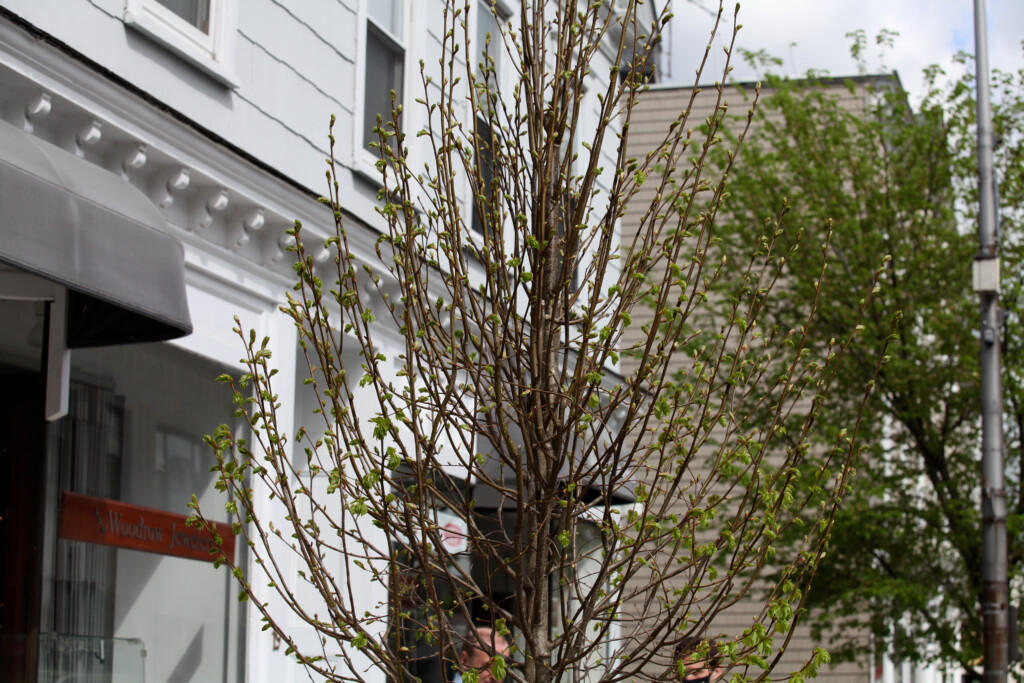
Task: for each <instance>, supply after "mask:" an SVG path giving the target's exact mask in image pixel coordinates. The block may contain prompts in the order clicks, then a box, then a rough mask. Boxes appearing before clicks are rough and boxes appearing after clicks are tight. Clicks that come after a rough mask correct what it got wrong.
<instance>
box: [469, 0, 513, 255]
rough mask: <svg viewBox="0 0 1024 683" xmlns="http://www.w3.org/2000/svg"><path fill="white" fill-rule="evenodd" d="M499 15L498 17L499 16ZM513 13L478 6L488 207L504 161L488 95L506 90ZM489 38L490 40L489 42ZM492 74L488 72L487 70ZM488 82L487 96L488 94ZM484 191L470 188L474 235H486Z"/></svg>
mask: <svg viewBox="0 0 1024 683" xmlns="http://www.w3.org/2000/svg"><path fill="white" fill-rule="evenodd" d="M495 13H497V14H495ZM508 17H509V14H508V13H507V12H506V11H505V10H504V9H503V7H502V6H501V5H499V4H496V5H494V6H493V7H492V5H491V2H490V0H478V2H477V5H476V40H475V42H474V43H473V45H472V47H471V49H470V53H471V58H472V59H473V62H474V65H475V66H474V74H475V75H476V78H477V88H478V92H477V97H478V106H479V107H480V109H481V111H479V112H477V135H478V136H479V140H478V141H477V144H478V146H479V150H480V159H479V164H480V181H481V182H482V183H483V188H482V189H483V192H482V194H483V196H484V197H486V200H485V202H486V205H487V207H488V208H491V207H490V204H491V198H492V196H493V191H494V190H493V183H494V180H495V170H496V169H497V164H498V163H500V160H499V159H497V158H496V156H497V155H496V152H497V150H498V148H499V147H500V145H501V139H500V138H498V137H496V135H495V131H494V130H493V128H492V125H493V123H494V121H493V119H492V118H490V117H488V116H487V112H488V111H489V110H490V101H489V100H488V99H487V96H488V95H489V94H492V93H499V94H500V91H501V90H502V89H503V85H504V82H503V81H502V78H503V77H504V74H505V71H506V69H505V68H504V66H503V65H504V62H505V61H506V59H507V56H506V53H505V46H504V44H503V43H502V37H501V35H502V26H504V25H506V24H507V23H508ZM488 36H489V37H490V38H489V39H488ZM485 66H486V67H487V71H488V73H485V71H484V67H485ZM485 83H486V88H487V91H488V92H487V93H485V92H484V84H485ZM480 189H481V188H479V187H472V188H470V203H471V207H472V222H471V227H472V233H471V234H472V235H479V236H482V235H483V234H484V217H483V216H482V215H481V213H480V207H479V206H478V205H477V201H478V200H477V195H478V194H481V193H480V192H479V190H480Z"/></svg>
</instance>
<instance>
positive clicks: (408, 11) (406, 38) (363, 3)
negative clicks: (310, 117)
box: [352, 0, 419, 186]
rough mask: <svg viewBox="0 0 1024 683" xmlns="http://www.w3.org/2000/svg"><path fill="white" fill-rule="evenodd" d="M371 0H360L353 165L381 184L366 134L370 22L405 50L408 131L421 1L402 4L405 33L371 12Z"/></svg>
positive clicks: (401, 101) (407, 0)
mask: <svg viewBox="0 0 1024 683" xmlns="http://www.w3.org/2000/svg"><path fill="white" fill-rule="evenodd" d="M369 2H373V0H360V3H359V12H358V15H357V17H358V33H357V36H356V64H357V65H358V67H359V68H358V76H357V83H356V88H357V91H356V93H355V97H354V100H353V101H354V102H355V103H356V104H355V106H354V107H353V112H352V114H353V120H354V125H353V126H352V168H353V170H355V171H356V172H357V173H359V174H360V175H362V176H363V177H364V178H366V179H368V180H370V181H372V182H373V183H374V184H375V185H377V186H379V185H381V176H380V171H378V170H377V161H379V160H380V155H379V153H377V151H376V150H371V149H369V148H367V147H366V146H365V145H364V136H365V134H366V129H367V127H368V126H370V125H371V122H368V121H366V102H367V98H366V87H367V80H368V79H367V76H368V73H369V69H368V68H367V67H368V64H367V53H366V51H367V47H368V46H369V34H370V24H371V22H372V23H373V30H374V31H377V32H379V33H381V34H383V36H384V37H385V38H387V39H388V40H390V41H391V42H393V43H394V44H395V45H396V46H397V47H399V48H401V49H402V51H403V59H402V77H401V86H402V93H401V97H400V98H399V100H398V102H397V104H400V105H401V106H402V111H403V114H402V118H403V120H404V121H406V122H407V123H406V125H405V126H403V127H404V128H405V129H406V130H407V131H408V130H410V129H413V125H412V124H410V123H408V122H409V120H410V114H412V112H413V109H414V108H410V107H408V106H407V103H408V102H409V101H410V100H409V93H410V92H411V88H410V86H411V85H412V79H411V74H410V71H411V69H410V68H409V67H410V65H411V64H416V63H417V62H416V53H415V47H416V46H415V45H414V42H413V40H412V37H413V33H412V30H411V27H412V26H413V24H414V22H416V20H417V16H416V14H417V8H416V7H417V5H418V4H419V3H418V2H416V0H401V8H400V9H399V13H400V17H401V21H402V26H401V34H402V35H399V36H396V35H395V34H394V33H393V32H392V31H390V30H389V29H388V28H387V27H385V26H381V25H380V24H379V23H378V22H377V21H376V20H375V19H374V18H373V17H371V16H370V11H369V9H368V7H367V4H368V3H369Z"/></svg>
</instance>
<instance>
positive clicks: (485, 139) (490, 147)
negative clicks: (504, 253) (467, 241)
mask: <svg viewBox="0 0 1024 683" xmlns="http://www.w3.org/2000/svg"><path fill="white" fill-rule="evenodd" d="M476 125H477V136H478V138H479V139H478V140H477V145H478V149H479V150H480V159H479V168H480V178H479V181H480V182H481V183H483V188H482V190H483V192H482V193H479V192H478V191H479V190H480V189H481V188H479V187H474V188H472V193H473V198H472V204H473V223H472V227H473V235H479V236H480V237H483V234H484V218H483V215H482V214H481V213H480V209H481V207H480V205H479V204H478V203H477V202H478V201H480V200H479V199H478V197H477V195H478V194H482V195H483V196H484V198H485V199H484V200H483V201H484V205H483V208H484V210H485V212H486V213H488V214H490V213H491V210H492V209H493V206H492V201H491V199H492V197H493V194H494V185H493V183H494V179H495V173H494V171H495V168H496V166H495V161H496V159H495V156H496V155H495V151H496V150H495V143H496V142H498V140H495V139H494V133H493V132H492V131H491V125H490V123H489V122H488V121H487V118H486V117H483V116H478V117H477V121H476Z"/></svg>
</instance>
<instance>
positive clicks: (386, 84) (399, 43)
mask: <svg viewBox="0 0 1024 683" xmlns="http://www.w3.org/2000/svg"><path fill="white" fill-rule="evenodd" d="M404 15H405V2H404V0H369V2H367V11H366V18H367V21H366V70H365V74H366V85H365V87H364V97H363V140H362V145H363V147H364V148H365V149H371V150H372V149H373V148H371V147H370V144H371V143H373V142H376V141H377V140H378V137H377V133H375V132H374V131H373V129H374V128H375V127H376V126H377V116H378V115H379V116H380V117H381V118H382V119H383V120H384V122H385V127H386V124H387V122H388V121H390V120H391V111H392V103H391V92H392V91H394V93H395V97H396V98H397V99H396V100H395V101H396V102H401V101H402V84H403V81H404V79H405V45H404V42H403V40H402V36H403V30H404V28H405V26H404V23H405V22H404V21H403V18H404ZM373 151H374V152H376V150H373Z"/></svg>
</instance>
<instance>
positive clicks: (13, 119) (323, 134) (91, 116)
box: [0, 0, 613, 682]
mask: <svg viewBox="0 0 1024 683" xmlns="http://www.w3.org/2000/svg"><path fill="white" fill-rule="evenodd" d="M442 4H443V3H442V2H440V0H429V1H419V0H389V1H383V0H318V1H317V2H306V1H301V2H298V1H296V2H287V1H283V0H246V1H245V2H242V0H191V1H189V0H90V1H88V2H81V1H78V0H66V1H64V0H53V1H48V2H38V1H37V0H2V2H0V112H2V118H3V121H0V133H2V134H0V137H2V138H3V143H2V146H0V168H2V169H3V170H2V173H3V174H4V175H3V181H2V184H0V206H2V211H0V215H2V217H0V348H2V355H0V381H2V382H3V383H4V386H5V389H6V390H5V391H4V392H3V395H4V399H3V400H4V402H5V405H4V407H3V409H0V414H2V419H3V420H4V425H3V429H2V433H3V436H2V437H0V439H2V460H0V468H2V471H0V482H3V483H0V496H2V500H0V504H2V506H3V519H2V520H0V547H2V552H3V562H2V566H3V570H2V571H3V574H2V590H3V605H2V620H0V647H2V659H0V678H2V679H3V680H5V681H19V682H20V681H35V680H41V681H51V680H53V681H56V680H104V681H106V680H116V681H141V680H149V681H204V682H205V681H225V682H227V681H231V682H235V681H253V682H256V681H275V682H277V681H289V680H300V679H301V680H304V679H305V678H306V674H305V672H304V671H303V670H302V669H301V668H300V667H299V666H298V665H296V664H295V662H294V659H293V658H292V657H290V656H288V655H287V654H286V649H287V648H286V647H285V646H284V645H283V644H282V643H281V641H280V640H279V639H278V638H276V637H275V636H274V635H273V633H272V632H271V631H264V630H262V626H263V624H262V622H261V621H260V620H259V619H258V615H257V613H256V611H255V610H253V609H250V608H248V607H247V606H246V605H245V604H244V603H240V602H239V600H238V596H237V587H236V586H235V584H234V583H233V580H232V579H231V578H230V577H229V576H228V574H227V573H226V572H224V571H222V570H221V571H217V570H215V569H214V568H213V567H212V565H211V563H210V562H209V561H208V557H206V550H207V549H208V547H209V541H208V540H207V539H205V538H204V537H203V536H202V535H201V534H199V533H198V532H197V531H195V530H194V529H186V528H183V523H184V519H185V516H187V515H188V514H189V510H188V509H187V507H186V503H187V502H188V500H189V497H190V496H191V495H192V494H193V493H194V494H195V495H196V496H197V497H198V499H199V502H200V504H201V505H202V506H203V507H204V509H206V510H213V509H218V508H219V507H222V498H221V495H222V494H220V493H218V492H217V491H216V490H215V489H214V482H215V475H214V474H212V473H210V472H209V464H210V462H209V451H208V448H207V447H206V446H205V445H204V444H203V436H204V435H206V434H210V433H212V432H213V430H214V429H215V428H217V426H218V425H220V424H222V423H225V422H230V420H231V403H230V400H231V397H230V394H229V393H228V392H227V391H226V390H225V389H223V388H222V387H220V386H218V385H217V384H216V383H215V382H214V378H216V377H217V376H218V375H221V374H224V373H226V374H229V375H238V374H239V373H240V372H241V365H240V363H239V358H240V357H241V356H242V352H243V348H242V345H241V342H240V340H239V338H238V336H237V335H236V334H235V332H233V328H234V327H235V326H236V323H235V322H234V319H235V317H237V318H238V320H239V323H237V324H238V326H239V327H240V328H241V329H242V330H249V329H253V330H255V332H256V334H257V335H259V336H260V337H262V336H269V337H270V339H271V340H272V341H271V345H272V348H273V350H274V352H275V355H274V358H275V364H276V367H277V369H278V371H279V372H278V375H277V378H276V379H277V382H278V383H277V387H278V389H279V392H280V399H281V401H282V403H283V404H284V405H285V406H289V407H291V408H292V410H291V411H289V412H286V413H285V414H284V415H283V416H282V417H281V418H280V419H281V424H280V425H279V426H280V428H281V429H282V431H284V432H286V433H294V432H295V430H296V429H297V427H298V426H299V425H300V424H301V422H302V419H303V417H302V416H303V415H309V414H310V413H311V411H312V406H311V405H308V404H307V403H304V401H307V402H308V399H304V398H303V395H302V393H301V388H302V380H303V374H302V371H301V362H302V360H301V356H300V354H299V349H298V345H297V338H296V330H295V327H294V325H293V323H292V321H291V320H290V319H288V318H287V317H286V316H284V315H283V314H281V313H280V312H279V310H278V306H279V305H280V304H281V303H282V301H283V298H284V293H285V292H286V291H287V290H288V289H289V288H290V286H291V284H292V283H293V272H292V255H291V254H290V252H288V250H287V249H288V247H289V245H290V244H291V239H292V238H290V237H289V235H288V234H287V233H286V231H287V230H288V229H289V228H290V227H291V226H292V225H293V223H294V221H295V220H300V221H301V222H302V223H303V225H304V226H305V230H306V232H307V237H308V236H310V235H312V236H321V237H326V236H327V235H328V234H331V233H332V232H333V226H334V224H333V217H332V214H331V212H330V210H329V209H328V208H327V207H325V206H324V205H323V204H321V203H319V202H318V201H317V198H318V196H319V195H321V194H323V193H326V192H327V190H328V187H327V183H326V181H325V179H324V171H325V166H324V159H325V157H327V156H329V155H330V154H331V148H330V143H329V141H328V122H329V119H330V117H331V116H335V117H336V118H337V124H336V125H335V128H334V135H335V140H336V145H335V148H334V150H333V151H334V158H335V159H336V161H337V162H338V170H339V173H338V180H339V182H340V186H341V187H340V192H341V196H342V198H343V200H342V201H343V204H344V206H345V211H346V220H347V221H348V223H347V225H348V226H349V233H348V234H349V241H350V245H351V248H352V249H353V250H354V251H356V252H358V254H359V256H360V258H362V259H365V260H366V261H367V262H370V261H372V260H373V259H374V242H375V240H376V238H377V237H378V236H379V234H380V232H381V230H382V229H383V226H384V223H383V219H382V218H381V217H380V215H379V214H378V213H377V211H376V207H377V193H378V190H379V188H380V185H379V180H378V172H377V171H376V169H375V167H374V161H375V157H374V153H373V152H372V151H371V149H370V148H369V146H368V142H369V140H370V139H371V138H372V126H373V121H374V118H375V116H376V114H377V113H380V112H383V111H386V110H387V109H389V108H390V93H391V92H392V91H394V92H395V93H396V94H397V96H398V98H399V101H401V102H404V103H405V104H406V106H407V116H409V117H410V119H408V120H410V121H411V122H410V123H409V126H410V128H417V127H418V125H417V123H416V122H417V119H416V116H418V114H416V113H415V112H416V109H415V107H414V106H413V101H414V99H415V97H416V96H417V94H416V93H417V89H418V84H419V83H420V82H421V81H420V74H419V67H418V65H419V63H420V61H421V60H425V61H427V62H431V63H436V61H437V56H438V55H439V54H440V51H441V39H442V34H443V23H442V16H443V14H442V9H441V7H442ZM491 4H492V3H491V2H482V3H480V4H476V3H474V4H473V6H474V11H473V12H472V13H471V14H470V19H469V21H470V22H471V30H475V31H478V32H480V31H484V30H492V31H493V30H494V27H490V28H488V26H486V25H485V24H486V21H487V20H488V19H490V20H491V21H493V16H491V17H488V16H487V15H486V14H485V13H484V12H483V10H482V9H481V8H485V7H490V6H491ZM497 8H498V9H499V11H500V12H505V13H507V15H508V17H509V18H512V17H513V14H514V11H515V7H513V6H512V5H511V4H507V3H505V2H504V1H499V2H498V3H497ZM481 17H483V18H482V19H481ZM607 58H608V60H609V61H608V63H607V64H604V65H594V69H593V71H594V73H595V74H605V75H607V74H608V73H609V67H610V65H611V63H612V62H611V60H612V58H613V56H612V55H607ZM599 91H600V88H593V89H592V92H590V93H589V94H588V95H587V97H588V98H596V94H597V92H599ZM589 101H590V100H589V99H588V100H587V102H589ZM595 102H596V100H595ZM469 196H470V195H469V189H468V187H467V188H466V197H465V198H463V199H466V198H468V197H469ZM316 259H317V262H318V263H323V264H328V263H330V262H331V254H330V252H329V251H328V250H326V249H325V250H323V251H322V252H320V253H318V254H317V256H316ZM399 341H400V337H399V335H398V331H397V330H394V331H393V339H391V343H394V344H395V345H396V346H395V348H398V346H397V345H398V343H399ZM385 342H387V339H386V335H385ZM382 351H383V352H384V353H385V354H386V355H388V356H391V355H392V354H391V353H390V349H388V348H384V349H382ZM221 521H222V522H223V523H231V522H232V521H236V520H233V519H232V518H231V517H230V516H229V515H228V514H227V513H224V514H223V516H222V519H221ZM234 552H235V553H236V558H238V560H239V561H240V562H242V563H244V562H245V552H246V548H244V547H242V545H241V544H239V545H238V547H236V548H235V549H234ZM294 569H295V570H296V571H298V566H296V567H295V568H294ZM337 569H338V572H339V575H344V572H345V571H346V568H345V567H341V566H339V567H338V568H337ZM347 580H348V582H349V583H350V585H352V586H353V587H354V592H355V593H356V594H359V595H363V596H365V598H366V599H367V600H370V601H373V600H379V599H382V596H379V595H377V594H376V593H375V591H377V592H379V590H380V589H379V588H374V587H373V585H372V584H371V583H370V581H369V580H368V578H367V577H366V576H363V575H361V574H360V573H358V572H352V573H349V574H348V575H347ZM294 627H295V629H296V633H297V634H298V637H299V638H300V639H301V638H302V637H303V636H302V628H303V625H302V624H301V623H300V622H299V621H296V622H295V624H294ZM310 637H312V635H310Z"/></svg>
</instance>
